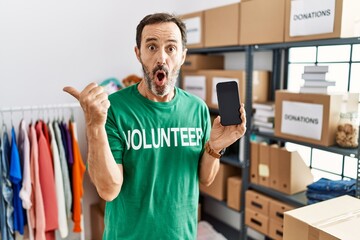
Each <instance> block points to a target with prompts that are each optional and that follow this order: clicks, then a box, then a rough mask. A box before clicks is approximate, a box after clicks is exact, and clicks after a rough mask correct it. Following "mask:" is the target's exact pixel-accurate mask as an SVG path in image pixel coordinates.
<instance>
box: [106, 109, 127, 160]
mask: <svg viewBox="0 0 360 240" xmlns="http://www.w3.org/2000/svg"><path fill="white" fill-rule="evenodd" d="M105 129H106V134H107V137H108V141H109V145H110V149H111V152H112V154H113V157H114V159H115V162H116V163H118V164H122V161H123V152H124V141H123V139H122V138H121V134H120V130H119V126H118V124H117V121H116V118H115V115H114V110H113V109H112V107H111V106H110V108H109V110H108V116H107V120H106V124H105Z"/></svg>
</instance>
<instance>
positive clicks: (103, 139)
mask: <svg viewBox="0 0 360 240" xmlns="http://www.w3.org/2000/svg"><path fill="white" fill-rule="evenodd" d="M87 142H88V157H87V161H88V170H89V175H90V178H91V180H92V181H93V183H94V185H95V187H96V189H97V192H98V193H99V195H100V197H101V198H103V199H104V200H106V201H111V200H113V199H114V198H115V197H116V196H117V195H118V194H119V192H120V190H121V186H122V183H123V171H122V166H120V167H119V165H118V164H117V163H116V162H115V160H114V157H113V155H112V153H111V150H110V146H109V143H108V140H107V135H106V131H105V128H104V127H89V128H88V129H87Z"/></svg>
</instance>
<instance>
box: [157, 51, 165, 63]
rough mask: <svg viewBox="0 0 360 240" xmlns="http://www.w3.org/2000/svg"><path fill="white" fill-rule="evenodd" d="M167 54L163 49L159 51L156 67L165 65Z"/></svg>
mask: <svg viewBox="0 0 360 240" xmlns="http://www.w3.org/2000/svg"><path fill="white" fill-rule="evenodd" d="M166 58H167V53H166V51H165V50H164V49H163V50H161V51H159V54H158V57H157V65H159V66H162V65H164V64H165V63H166Z"/></svg>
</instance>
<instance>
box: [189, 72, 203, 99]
mask: <svg viewBox="0 0 360 240" xmlns="http://www.w3.org/2000/svg"><path fill="white" fill-rule="evenodd" d="M184 89H185V90H186V91H188V92H189V93H192V94H194V95H196V96H198V97H200V98H201V99H202V100H204V101H205V100H206V77H205V76H185V78H184Z"/></svg>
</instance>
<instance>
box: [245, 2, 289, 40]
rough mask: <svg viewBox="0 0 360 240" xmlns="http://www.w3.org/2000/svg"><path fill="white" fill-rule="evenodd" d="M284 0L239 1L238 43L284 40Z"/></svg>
mask: <svg viewBox="0 0 360 240" xmlns="http://www.w3.org/2000/svg"><path fill="white" fill-rule="evenodd" d="M284 30H285V0H271V1H269V0H252V1H241V2H240V31H239V32H240V36H239V44H240V45H252V44H266V43H279V42H284Z"/></svg>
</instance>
